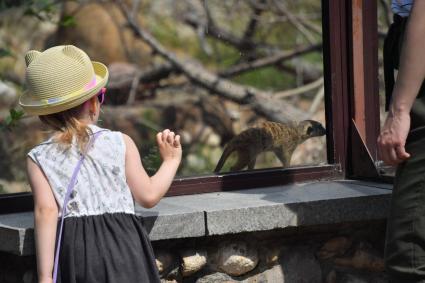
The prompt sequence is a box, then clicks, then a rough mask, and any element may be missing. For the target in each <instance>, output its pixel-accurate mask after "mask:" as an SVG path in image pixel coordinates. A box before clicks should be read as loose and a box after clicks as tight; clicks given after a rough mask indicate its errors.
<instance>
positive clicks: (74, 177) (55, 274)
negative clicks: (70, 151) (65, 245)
mask: <svg viewBox="0 0 425 283" xmlns="http://www.w3.org/2000/svg"><path fill="white" fill-rule="evenodd" d="M101 132H102V131H99V132H96V133H95V134H94V135H93V138H91V139H90V141H89V142H88V144H87V145H86V149H85V151H84V153H83V154H82V156H81V158H80V160H79V161H78V163H77V166H75V169H74V172H73V173H72V177H71V180H70V181H69V184H68V188H67V189H66V194H65V198H64V201H63V207H62V216H61V226H60V230H59V237H58V244H57V247H56V252H55V264H54V267H53V283H56V279H57V277H58V265H59V251H60V247H61V239H62V229H63V219H64V216H65V213H66V205H67V203H68V201H69V198H70V196H71V193H72V190H73V189H74V186H75V182H76V181H77V176H78V172H80V168H81V165H82V164H83V161H84V159H85V157H86V154H87V152H88V151H89V149H90V146H91V145H92V144H93V143H94V141H95V140H96V138H97V137H98V136H99V135H100V133H101Z"/></svg>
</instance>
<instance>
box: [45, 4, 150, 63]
mask: <svg viewBox="0 0 425 283" xmlns="http://www.w3.org/2000/svg"><path fill="white" fill-rule="evenodd" d="M68 15H72V16H73V17H74V19H75V25H73V26H67V27H66V26H59V28H58V29H57V32H56V34H55V36H56V37H55V38H54V39H53V40H52V43H53V44H54V45H60V44H74V45H76V46H79V47H80V48H82V49H83V50H84V51H85V52H86V53H87V54H88V55H89V57H90V59H92V60H93V61H100V62H102V63H104V64H106V65H109V64H110V63H112V62H119V61H120V62H129V61H131V62H137V63H138V64H139V65H140V66H146V65H148V63H149V61H150V60H151V56H150V48H149V47H148V46H147V45H146V44H145V43H144V42H142V41H141V40H138V39H136V38H135V36H134V34H133V32H132V31H131V30H130V29H127V28H125V25H126V24H127V19H126V18H125V17H124V16H123V14H122V13H121V11H120V9H119V7H118V5H115V4H114V3H106V2H105V3H96V2H94V1H84V2H81V3H77V2H74V1H66V2H65V3H64V5H63V11H62V17H63V16H68ZM136 20H137V21H138V22H139V23H141V24H142V25H143V21H142V19H141V17H140V16H136ZM99 35H102V36H99ZM105 45H107V48H106V46H105Z"/></svg>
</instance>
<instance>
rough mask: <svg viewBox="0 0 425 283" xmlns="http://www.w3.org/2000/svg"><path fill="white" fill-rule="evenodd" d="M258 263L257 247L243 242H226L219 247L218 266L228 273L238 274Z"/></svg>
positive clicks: (247, 270) (251, 268) (249, 269)
mask: <svg viewBox="0 0 425 283" xmlns="http://www.w3.org/2000/svg"><path fill="white" fill-rule="evenodd" d="M257 263H258V252H257V249H256V248H254V247H252V246H249V245H248V244H247V243H245V242H239V241H237V242H226V243H224V244H222V245H221V246H220V247H219V251H218V268H219V270H221V271H224V272H226V273H227V274H229V275H233V276H240V275H242V274H245V273H247V272H249V271H251V270H253V269H254V268H255V267H256V266H257Z"/></svg>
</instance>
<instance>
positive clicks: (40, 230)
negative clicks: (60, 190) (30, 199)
mask: <svg viewBox="0 0 425 283" xmlns="http://www.w3.org/2000/svg"><path fill="white" fill-rule="evenodd" d="M27 175H28V180H29V183H30V186H31V190H32V193H33V196H34V224H35V227H34V228H35V231H34V232H35V248H36V257H37V273H38V279H39V282H52V276H53V275H52V273H53V262H54V253H55V241H56V226H57V221H58V207H57V204H56V200H55V197H54V195H53V192H52V190H51V188H50V185H49V183H48V181H47V178H46V176H45V175H44V173H43V171H41V169H40V168H39V167H38V165H37V164H36V163H34V161H33V160H32V159H31V158H29V157H28V158H27Z"/></svg>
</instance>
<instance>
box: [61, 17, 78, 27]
mask: <svg viewBox="0 0 425 283" xmlns="http://www.w3.org/2000/svg"><path fill="white" fill-rule="evenodd" d="M59 24H60V25H61V26H63V27H74V26H75V25H76V24H77V22H76V21H75V17H74V16H71V15H63V16H62V21H61V22H59Z"/></svg>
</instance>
